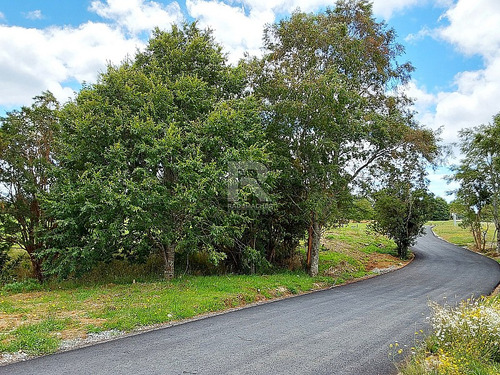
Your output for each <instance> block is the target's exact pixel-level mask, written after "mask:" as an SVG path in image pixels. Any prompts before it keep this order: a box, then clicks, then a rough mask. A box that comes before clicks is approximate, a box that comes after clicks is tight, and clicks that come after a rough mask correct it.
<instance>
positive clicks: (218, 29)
mask: <svg viewBox="0 0 500 375" xmlns="http://www.w3.org/2000/svg"><path fill="white" fill-rule="evenodd" d="M186 6H187V9H188V12H189V14H190V15H191V16H192V17H194V18H197V19H198V20H199V23H200V26H201V27H210V28H212V29H213V30H214V34H215V38H216V40H217V41H218V42H220V43H221V44H222V45H223V46H224V47H225V49H226V51H227V52H229V59H230V61H231V62H236V61H238V59H240V58H242V57H243V54H244V52H249V53H250V54H252V55H260V48H261V46H262V36H263V30H264V25H265V24H266V23H272V22H274V18H275V15H274V13H273V11H272V10H270V9H264V8H260V7H258V8H252V9H250V11H249V14H248V15H246V14H245V9H244V8H242V7H232V6H230V5H227V4H225V3H222V2H216V1H203V0H187V1H186Z"/></svg>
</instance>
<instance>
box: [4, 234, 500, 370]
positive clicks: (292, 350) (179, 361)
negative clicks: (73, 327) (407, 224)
mask: <svg viewBox="0 0 500 375" xmlns="http://www.w3.org/2000/svg"><path fill="white" fill-rule="evenodd" d="M414 251H415V253H416V259H415V260H414V261H413V263H411V264H410V265H409V266H407V267H405V268H403V269H401V270H399V271H396V272H392V273H389V274H385V275H382V276H379V277H376V278H373V279H369V280H365V281H362V282H358V283H354V284H351V285H347V286H343V287H338V288H334V289H331V290H327V291H322V292H318V293H312V294H308V295H304V296H299V297H296V298H290V299H286V300H281V301H277V302H273V303H269V304H265V305H260V306H256V307H252V308H248V309H243V310H239V311H235V312H231V313H228V314H224V315H219V316H215V317H211V318H207V319H202V320H198V321H194V322H190V323H187V324H183V325H178V326H175V327H170V328H165V329H161V330H157V331H152V332H148V333H144V334H141V335H137V336H133V337H126V338H122V339H118V340H115V341H111V342H107V343H103V344H98V345H95V346H92V347H87V348H83V349H78V350H74V351H70V352H65V353H60V354H56V355H52V356H47V357H42V358H38V359H35V360H31V361H26V362H20V363H16V364H13V365H10V366H5V367H0V374H9V375H15V374H37V375H44V374H47V375H48V374H50V375H55V374H92V375H96V374H133V375H137V374H199V375H202V374H315V375H318V374H353V375H354V374H355V375H363V374H370V375H373V374H391V373H395V372H396V370H395V367H394V364H393V363H392V361H391V360H390V359H389V358H388V353H389V344H390V343H394V342H395V341H398V342H399V343H400V345H401V346H403V347H404V345H407V346H408V347H410V346H412V345H413V342H414V341H413V340H414V331H415V329H421V328H424V329H425V328H426V327H427V324H426V323H425V317H426V316H428V315H429V310H428V307H427V302H428V300H434V301H439V302H443V301H448V302H449V303H455V302H456V301H458V300H461V299H465V298H468V297H470V296H471V295H475V296H479V295H481V294H489V293H490V292H491V291H492V290H493V289H494V287H495V286H496V285H497V284H498V282H499V281H500V266H499V264H497V263H496V262H494V261H492V260H489V259H487V258H484V257H482V256H480V255H477V254H474V253H472V252H469V251H467V250H464V249H461V248H459V247H456V246H453V245H450V244H448V243H446V242H444V241H441V240H439V239H438V238H436V237H434V236H433V235H432V234H431V233H428V234H426V235H425V236H423V237H422V238H420V239H419V241H418V243H417V246H416V248H415V250H414Z"/></svg>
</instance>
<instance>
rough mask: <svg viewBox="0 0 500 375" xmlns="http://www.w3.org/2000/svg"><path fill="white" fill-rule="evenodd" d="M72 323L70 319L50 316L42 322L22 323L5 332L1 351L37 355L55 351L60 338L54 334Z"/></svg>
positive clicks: (0, 345)
mask: <svg viewBox="0 0 500 375" xmlns="http://www.w3.org/2000/svg"><path fill="white" fill-rule="evenodd" d="M69 324H70V320H69V319H66V320H59V319H53V318H48V319H45V320H43V321H42V322H40V323H35V324H25V325H21V326H19V327H18V328H16V329H15V330H13V331H12V332H10V333H9V334H3V335H2V336H3V337H2V341H1V342H0V352H17V351H20V350H22V351H23V352H25V353H26V354H30V355H37V354H47V353H53V352H55V351H56V350H57V349H58V348H59V341H60V340H59V339H58V338H57V337H56V336H55V335H54V333H55V332H58V331H61V330H63V329H64V328H66V327H67V326H68V325H69Z"/></svg>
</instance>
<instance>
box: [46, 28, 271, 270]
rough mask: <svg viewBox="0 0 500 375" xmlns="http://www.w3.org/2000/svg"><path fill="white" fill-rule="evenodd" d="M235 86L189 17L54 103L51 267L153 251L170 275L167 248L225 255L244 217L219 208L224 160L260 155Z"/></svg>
mask: <svg viewBox="0 0 500 375" xmlns="http://www.w3.org/2000/svg"><path fill="white" fill-rule="evenodd" d="M243 87H244V85H243V80H242V74H241V72H240V71H239V69H235V68H231V67H229V66H227V65H226V60H225V57H224V56H223V55H222V52H221V48H220V46H218V45H217V44H216V43H215V42H214V40H213V37H212V34H211V32H210V31H201V30H199V29H198V28H197V26H196V24H190V25H188V24H186V25H184V27H183V28H178V27H176V26H173V28H172V31H170V32H162V31H159V30H156V31H155V32H154V35H153V38H152V39H151V40H150V41H149V44H148V47H147V48H146V50H145V51H144V52H141V53H138V54H137V55H136V56H135V59H134V60H133V61H128V62H124V63H123V64H122V65H121V66H119V67H113V66H110V67H109V68H108V70H107V71H106V72H105V73H104V74H102V75H101V76H100V78H99V80H98V82H97V83H96V84H94V85H90V86H86V87H84V88H83V89H82V91H81V92H80V93H79V94H78V96H77V98H76V100H75V101H74V102H72V103H69V104H68V105H67V106H66V107H65V109H64V116H63V121H62V130H63V131H62V145H61V152H60V155H59V160H60V169H59V171H58V176H57V177H58V180H57V181H58V182H57V184H56V186H55V187H54V189H53V190H52V191H51V194H50V196H49V198H48V199H47V206H48V207H49V208H50V212H51V214H52V215H53V216H54V217H55V218H56V219H57V224H58V226H57V229H56V230H55V231H54V232H53V233H52V236H51V241H52V243H53V244H54V246H53V247H52V248H51V249H50V250H48V251H47V252H46V255H47V257H48V258H49V259H50V263H49V264H48V265H49V267H50V271H51V272H52V273H57V274H59V275H63V276H64V275H68V274H70V273H73V272H75V273H79V272H85V271H87V270H89V269H90V268H91V267H92V266H94V265H95V264H96V263H97V262H99V261H109V260H111V259H113V258H117V257H119V258H124V259H127V260H130V261H142V260H144V259H145V258H146V257H147V256H149V255H150V254H151V253H152V252H156V253H159V254H161V255H162V256H163V258H164V264H165V277H167V278H171V277H173V276H174V265H175V255H176V253H179V252H185V253H189V252H192V251H198V250H203V251H206V252H208V253H209V257H210V258H211V259H212V260H213V261H214V262H217V261H220V260H223V259H224V258H225V257H227V254H228V253H229V251H228V250H227V249H228V248H231V247H233V246H234V244H235V242H237V241H236V240H237V239H238V238H240V237H241V236H242V232H243V231H244V230H245V228H246V225H247V224H248V223H249V222H251V220H252V218H251V217H248V215H246V214H245V213H243V214H242V213H240V212H228V211H227V207H228V198H227V197H228V192H227V185H228V183H227V180H228V170H229V169H228V163H230V161H239V160H246V161H264V160H267V156H266V152H265V150H264V148H263V147H262V144H263V140H262V135H261V133H259V131H258V129H259V128H260V129H261V125H260V116H259V107H258V105H257V103H256V102H255V101H254V100H252V98H240V97H241V91H242V89H243ZM239 193H240V194H244V193H246V194H247V197H248V199H251V196H252V192H251V191H250V192H248V191H247V192H245V191H241V192H239Z"/></svg>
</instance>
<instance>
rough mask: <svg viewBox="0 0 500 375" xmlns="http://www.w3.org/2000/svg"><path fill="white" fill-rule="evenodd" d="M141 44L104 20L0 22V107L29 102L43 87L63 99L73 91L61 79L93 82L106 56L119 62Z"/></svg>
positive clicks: (109, 59)
mask: <svg viewBox="0 0 500 375" xmlns="http://www.w3.org/2000/svg"><path fill="white" fill-rule="evenodd" d="M141 45H142V42H140V41H139V40H137V39H126V38H125V37H124V36H123V34H122V33H121V32H120V31H119V30H118V29H116V28H113V27H111V26H109V25H106V24H103V23H92V22H88V23H85V24H83V25H81V26H79V27H78V28H70V27H64V28H63V27H51V28H48V29H44V30H39V29H27V28H22V27H16V26H12V27H11V26H2V25H0V46H2V53H1V54H0V66H1V67H2V69H0V82H2V85H0V106H5V107H12V106H16V105H24V104H27V103H30V102H31V98H32V97H34V96H35V95H38V94H39V93H40V92H41V91H44V90H51V91H52V92H53V93H54V94H55V95H56V96H57V97H58V99H59V100H61V101H65V100H67V98H68V97H70V96H72V94H73V90H72V89H71V88H70V87H69V85H67V84H65V82H68V81H77V82H82V81H87V82H93V81H95V79H96V78H97V73H98V72H99V71H103V70H104V68H105V65H106V62H107V61H109V62H113V63H119V62H120V61H122V60H123V59H124V57H125V56H126V55H127V54H132V53H134V52H135V50H136V48H137V47H139V46H141Z"/></svg>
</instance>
